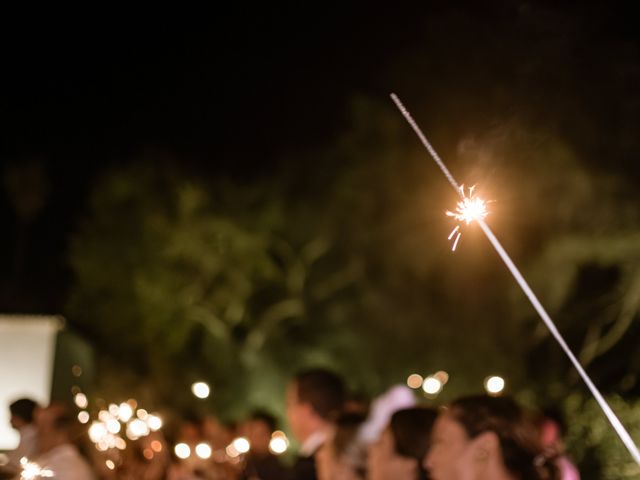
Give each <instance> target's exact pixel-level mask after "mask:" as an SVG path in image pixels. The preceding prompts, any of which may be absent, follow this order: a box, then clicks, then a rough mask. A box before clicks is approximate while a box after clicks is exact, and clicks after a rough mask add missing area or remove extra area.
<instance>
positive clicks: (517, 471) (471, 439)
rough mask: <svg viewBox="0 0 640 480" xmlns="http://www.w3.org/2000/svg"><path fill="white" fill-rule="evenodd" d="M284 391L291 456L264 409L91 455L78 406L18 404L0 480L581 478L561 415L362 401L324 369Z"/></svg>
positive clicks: (472, 400) (402, 392) (472, 404)
mask: <svg viewBox="0 0 640 480" xmlns="http://www.w3.org/2000/svg"><path fill="white" fill-rule="evenodd" d="M283 394H284V396H285V400H286V416H287V423H288V425H287V427H288V431H289V432H290V434H291V436H292V437H293V438H292V440H293V441H295V443H296V444H297V445H298V447H297V449H296V455H295V456H294V455H291V454H290V451H288V452H287V447H288V445H289V439H288V438H287V436H286V435H285V434H284V433H283V432H282V431H281V430H279V426H278V425H277V422H276V419H275V417H274V416H273V415H272V414H271V413H270V412H267V411H262V410H261V411H253V412H251V413H250V414H249V415H248V416H247V417H246V418H244V419H243V420H242V421H240V422H238V423H237V424H235V425H226V424H223V423H222V422H220V421H219V420H218V419H217V418H215V417H213V416H205V417H203V418H200V417H195V416H194V417H193V418H183V419H182V421H181V422H180V423H179V425H178V426H177V427H176V428H175V429H173V431H171V432H170V433H169V431H170V429H164V428H163V429H160V428H158V429H155V430H153V431H152V430H148V431H146V432H145V434H140V435H139V436H137V437H134V440H129V441H127V442H126V444H125V442H124V441H123V442H122V443H123V445H117V444H114V445H107V446H105V447H104V448H96V445H95V444H94V443H95V442H94V443H92V441H91V440H90V438H89V434H88V431H87V424H86V422H85V423H81V422H79V421H78V412H77V409H75V408H72V407H71V406H69V405H63V404H51V405H48V406H39V405H37V404H36V402H34V401H33V400H30V399H26V398H23V399H19V400H16V401H15V402H13V403H12V404H11V405H10V406H9V410H10V414H11V425H12V427H13V428H15V429H16V430H17V431H18V432H19V435H20V443H19V445H18V447H17V448H16V449H15V450H13V451H10V452H8V453H7V455H5V456H4V458H3V461H2V462H1V464H2V465H1V466H0V478H4V479H35V478H55V479H61V480H98V479H101V480H116V479H123V480H124V479H126V480H129V479H132V480H133V479H136V480H197V479H210V480H316V479H317V480H404V479H406V480H423V479H435V480H457V479H462V480H464V479H493V480H503V479H504V480H511V479H523V480H535V479H549V480H554V479H559V480H560V479H561V480H576V479H579V478H580V477H579V474H578V471H577V470H576V468H575V467H574V465H573V464H572V463H571V461H570V459H569V458H568V457H567V455H566V453H565V451H564V446H563V443H562V436H563V433H564V424H563V421H562V418H561V416H559V415H558V413H557V412H555V411H553V410H546V411H531V410H528V409H525V408H523V407H521V406H520V405H519V404H518V403H517V402H516V401H515V400H513V399H512V398H510V397H508V396H489V395H478V396H468V397H463V398H459V399H457V400H455V401H453V402H451V403H450V404H448V405H443V406H441V407H440V408H438V409H435V408H431V407H427V406H424V405H421V404H420V403H419V401H418V400H417V399H416V396H415V394H414V393H413V391H412V390H410V389H409V388H407V387H404V386H401V385H396V386H394V387H392V388H390V389H389V390H388V391H387V392H385V393H384V394H383V395H381V396H380V397H377V398H375V399H372V400H371V401H368V400H367V399H363V398H359V397H356V396H349V395H348V392H347V391H346V389H345V386H344V383H343V381H342V379H341V378H340V377H339V376H338V375H336V374H335V373H333V372H330V371H328V370H324V369H311V370H305V371H302V372H300V373H298V374H297V375H296V376H295V377H294V378H292V379H291V381H290V382H289V385H288V387H287V391H286V392H283ZM114 428H115V427H114ZM117 428H120V427H117ZM165 430H166V431H165ZM105 432H106V430H105ZM94 433H95V432H94Z"/></svg>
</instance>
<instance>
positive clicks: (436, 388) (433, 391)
mask: <svg viewBox="0 0 640 480" xmlns="http://www.w3.org/2000/svg"><path fill="white" fill-rule="evenodd" d="M422 390H424V393H426V394H427V395H437V394H438V393H440V391H441V390H442V382H441V381H440V380H438V379H437V378H436V377H434V376H429V377H427V378H425V379H424V383H423V384H422Z"/></svg>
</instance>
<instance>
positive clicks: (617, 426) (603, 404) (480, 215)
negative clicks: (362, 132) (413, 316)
mask: <svg viewBox="0 0 640 480" xmlns="http://www.w3.org/2000/svg"><path fill="white" fill-rule="evenodd" d="M391 99H392V100H393V102H394V103H395V104H396V106H397V107H398V109H399V110H400V112H401V113H402V115H403V116H404V118H405V119H406V120H407V122H408V123H409V125H411V128H413V130H414V132H415V133H416V135H418V138H419V139H420V141H421V142H422V144H423V145H424V147H425V148H426V149H427V151H428V152H429V154H430V155H431V157H432V158H433V160H434V161H435V162H436V164H437V165H438V166H439V167H440V170H442V173H444V175H445V177H446V178H447V180H448V181H449V183H450V184H451V186H452V187H453V188H454V190H455V191H456V193H458V194H459V195H460V196H461V198H462V202H460V203H459V204H458V210H457V213H451V212H448V213H447V214H448V215H450V216H454V217H455V218H456V219H457V220H458V221H463V220H464V221H465V222H466V223H467V224H468V223H470V222H471V221H472V220H475V221H476V222H478V224H479V225H480V228H482V231H483V232H484V234H485V235H486V237H487V238H488V239H489V241H490V242H491V244H492V245H493V248H494V249H495V250H496V252H497V253H498V255H500V258H501V259H502V261H503V262H504V263H505V265H506V266H507V268H508V269H509V271H510V272H511V274H512V275H513V277H514V279H515V280H516V282H518V285H519V286H520V288H521V289H522V291H523V292H524V293H525V295H526V296H527V298H528V299H529V301H530V302H531V304H532V305H533V307H534V308H535V310H536V312H537V313H538V315H540V318H541V319H542V320H543V322H544V323H545V325H546V326H547V328H548V329H549V331H550V332H551V334H552V335H553V337H554V338H555V339H556V341H557V342H558V344H559V345H560V347H562V349H563V350H564V352H565V353H566V355H567V356H568V357H569V360H571V363H572V364H573V366H574V367H575V368H576V370H577V371H578V373H579V374H580V377H582V380H583V381H584V383H586V385H587V387H588V388H589V390H590V391H591V393H592V395H593V396H594V397H595V399H596V401H597V402H598V404H599V405H600V408H601V409H602V411H603V412H604V414H605V415H606V417H607V419H608V420H609V422H610V423H611V426H612V427H613V428H614V430H615V431H616V433H617V434H618V436H619V437H620V440H622V443H624V445H625V447H627V450H629V453H630V454H631V456H632V457H633V459H634V460H635V461H636V463H637V464H638V465H640V452H639V451H638V447H637V446H636V444H635V443H634V442H633V440H632V439H631V436H630V435H629V432H627V430H626V429H625V428H624V426H623V425H622V423H621V422H620V420H619V419H618V417H617V416H616V414H615V413H614V412H613V410H612V409H611V407H610V406H609V404H608V403H607V401H606V400H605V399H604V397H603V396H602V395H601V394H600V391H599V390H598V389H597V387H596V386H595V385H594V383H593V382H592V381H591V378H589V375H587V373H586V372H585V370H584V368H583V367H582V365H581V364H580V362H579V361H578V359H577V358H576V357H575V355H574V354H573V352H572V351H571V349H570V348H569V346H568V345H567V343H566V342H565V341H564V338H562V335H561V334H560V332H559V331H558V329H557V327H556V325H555V323H554V322H553V320H552V319H551V317H549V315H548V314H547V312H546V311H545V309H544V308H543V306H542V304H541V303H540V301H539V300H538V298H537V297H536V296H535V294H534V293H533V291H532V290H531V288H530V287H529V285H528V284H527V282H526V281H525V279H524V277H523V276H522V274H521V273H520V271H519V270H518V269H517V268H516V266H515V264H514V263H513V261H512V260H511V258H510V257H509V255H508V254H507V252H506V251H505V250H504V248H503V247H502V245H501V244H500V242H499V241H498V239H497V238H496V237H495V235H494V234H493V232H492V231H491V229H490V228H489V226H488V225H487V224H486V223H485V221H484V217H485V216H486V210H485V209H484V204H482V208H480V209H478V208H477V207H478V205H477V204H474V203H473V192H470V196H469V197H467V196H465V194H464V189H463V187H461V186H459V185H458V183H457V182H456V180H455V178H454V177H453V175H451V172H449V169H448V168H447V167H446V165H445V164H444V162H443V161H442V160H441V159H440V156H439V155H438V153H437V152H436V151H435V150H434V148H433V147H432V146H431V144H430V143H429V141H428V140H427V138H426V137H425V135H424V133H422V130H420V127H418V124H417V123H416V122H415V120H414V119H413V117H412V116H411V114H410V113H409V112H408V111H407V109H406V108H405V106H404V105H403V104H402V102H401V101H400V99H399V98H398V97H397V96H396V95H395V94H393V93H392V94H391ZM472 205H475V206H473V208H472V207H471V206H472ZM457 228H458V227H456V229H454V231H453V232H452V233H451V235H450V236H449V239H451V238H452V237H453V235H455V234H456V233H458V235H457V236H456V239H455V242H454V246H453V250H455V248H456V246H457V242H458V240H459V239H460V232H459V231H458V229H457Z"/></svg>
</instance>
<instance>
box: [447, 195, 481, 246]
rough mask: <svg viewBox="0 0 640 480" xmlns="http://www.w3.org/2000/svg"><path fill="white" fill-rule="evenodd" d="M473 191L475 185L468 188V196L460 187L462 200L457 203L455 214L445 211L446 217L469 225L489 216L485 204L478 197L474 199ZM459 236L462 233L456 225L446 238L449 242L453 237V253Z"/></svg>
mask: <svg viewBox="0 0 640 480" xmlns="http://www.w3.org/2000/svg"><path fill="white" fill-rule="evenodd" d="M474 189H475V185H474V186H473V187H471V188H469V194H468V195H465V193H464V185H462V186H460V193H461V194H462V197H463V198H462V200H461V201H459V202H458V205H457V206H456V211H455V212H451V211H448V210H447V216H449V217H453V218H455V219H456V220H457V221H458V222H460V223H462V222H464V223H465V224H466V225H469V224H470V223H471V222H473V221H474V220H481V219H483V218H484V217H486V216H487V215H488V214H489V211H488V210H487V202H485V201H484V200H483V199H481V198H480V197H476V196H475V194H474V193H473V190H474ZM461 235H462V232H461V231H460V225H456V226H455V228H454V229H453V230H451V233H450V234H449V237H448V240H451V239H452V238H454V236H455V239H454V240H453V247H452V248H451V250H453V251H455V249H456V247H457V246H458V241H459V240H460V236H461Z"/></svg>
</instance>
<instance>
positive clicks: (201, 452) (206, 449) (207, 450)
mask: <svg viewBox="0 0 640 480" xmlns="http://www.w3.org/2000/svg"><path fill="white" fill-rule="evenodd" d="M196 455H197V456H198V457H200V458H202V459H203V460H206V459H208V458H209V457H211V447H210V446H209V445H207V444H206V443H199V444H198V445H196Z"/></svg>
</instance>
